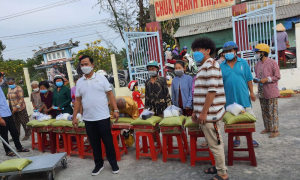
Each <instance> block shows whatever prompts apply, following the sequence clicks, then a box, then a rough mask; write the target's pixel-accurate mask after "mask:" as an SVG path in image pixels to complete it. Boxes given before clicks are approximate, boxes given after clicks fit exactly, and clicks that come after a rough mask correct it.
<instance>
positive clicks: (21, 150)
mask: <svg viewBox="0 0 300 180" xmlns="http://www.w3.org/2000/svg"><path fill="white" fill-rule="evenodd" d="M29 151H30V150H29V149H25V148H22V149H19V150H18V152H29Z"/></svg>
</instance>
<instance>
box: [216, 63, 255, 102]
mask: <svg viewBox="0 0 300 180" xmlns="http://www.w3.org/2000/svg"><path fill="white" fill-rule="evenodd" d="M220 67H221V71H222V76H223V83H224V89H225V96H226V106H228V105H230V104H233V103H234V102H235V103H238V104H240V105H242V106H243V107H251V101H250V95H249V88H248V84H247V82H248V81H252V80H253V77H252V73H251V70H250V67H249V65H248V62H247V61H246V60H244V59H242V58H239V57H238V58H237V62H236V63H235V64H234V66H233V68H231V67H230V66H229V65H228V64H227V60H225V61H223V62H222V63H221V64H220Z"/></svg>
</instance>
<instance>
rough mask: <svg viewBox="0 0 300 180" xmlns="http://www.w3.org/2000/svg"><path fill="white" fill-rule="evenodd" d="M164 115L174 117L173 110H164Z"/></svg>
mask: <svg viewBox="0 0 300 180" xmlns="http://www.w3.org/2000/svg"><path fill="white" fill-rule="evenodd" d="M164 117H165V118H166V117H173V114H172V110H169V109H166V110H164Z"/></svg>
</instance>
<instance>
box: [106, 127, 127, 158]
mask: <svg viewBox="0 0 300 180" xmlns="http://www.w3.org/2000/svg"><path fill="white" fill-rule="evenodd" d="M111 134H112V137H113V143H114V147H115V152H116V159H117V161H121V155H122V154H124V153H126V154H128V150H127V147H126V145H125V139H124V137H123V136H122V135H121V130H112V131H111ZM118 136H120V138H121V142H122V147H119V143H118ZM101 147H102V158H103V159H104V157H106V153H105V146H104V143H103V141H102V140H101Z"/></svg>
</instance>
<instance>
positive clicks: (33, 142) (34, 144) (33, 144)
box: [31, 128, 42, 151]
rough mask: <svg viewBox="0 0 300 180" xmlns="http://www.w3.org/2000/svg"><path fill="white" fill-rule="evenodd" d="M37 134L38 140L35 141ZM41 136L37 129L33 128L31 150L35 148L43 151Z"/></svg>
mask: <svg viewBox="0 0 300 180" xmlns="http://www.w3.org/2000/svg"><path fill="white" fill-rule="evenodd" d="M35 134H36V136H37V139H35ZM39 136H41V133H40V132H37V129H35V128H32V129H31V149H32V150H34V149H35V148H37V149H38V150H39V151H42V144H41V142H40V141H39V139H41V138H39Z"/></svg>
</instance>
